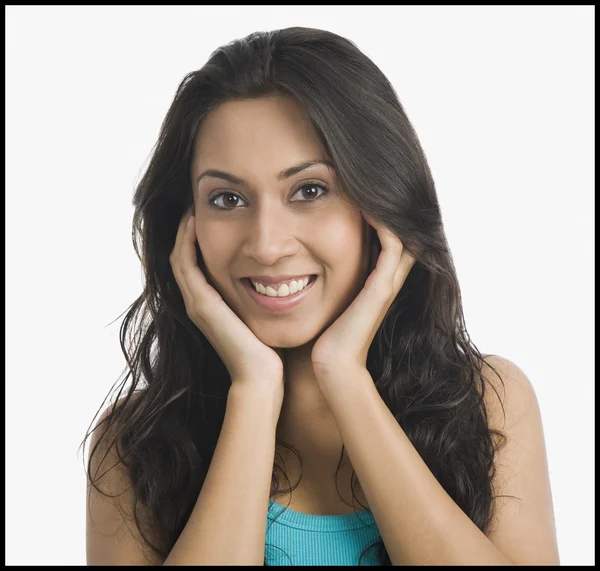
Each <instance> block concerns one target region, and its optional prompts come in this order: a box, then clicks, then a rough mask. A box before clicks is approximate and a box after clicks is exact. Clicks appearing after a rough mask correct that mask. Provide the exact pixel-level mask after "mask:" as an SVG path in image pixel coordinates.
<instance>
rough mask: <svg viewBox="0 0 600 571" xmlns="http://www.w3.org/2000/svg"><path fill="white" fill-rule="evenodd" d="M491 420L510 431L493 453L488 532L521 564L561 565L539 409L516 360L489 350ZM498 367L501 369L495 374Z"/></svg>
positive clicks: (486, 377) (486, 371) (486, 370)
mask: <svg viewBox="0 0 600 571" xmlns="http://www.w3.org/2000/svg"><path fill="white" fill-rule="evenodd" d="M484 361H485V364H484V367H483V370H482V375H483V377H484V382H485V391H484V404H485V406H486V410H487V413H488V422H489V426H490V428H492V429H495V430H499V431H500V432H502V434H503V435H504V436H505V437H506V443H505V445H504V446H503V447H501V448H500V449H499V450H498V451H497V453H496V456H495V458H494V467H495V470H496V473H495V476H494V479H493V481H492V485H493V491H494V497H495V500H494V503H493V519H492V525H491V527H490V530H489V532H488V533H487V537H488V538H489V539H490V541H492V543H494V545H496V547H497V548H498V549H499V550H500V551H502V552H503V553H504V554H505V555H506V556H507V557H508V558H509V559H510V560H511V561H513V562H514V563H515V564H517V565H527V564H530V565H547V564H549V565H560V561H559V554H558V545H557V538H556V528H555V520H554V509H553V501H552V491H551V488H550V477H549V472H548V461H547V455H546V443H545V438H544V431H543V426H542V417H541V411H540V408H539V404H538V399H537V396H536V394H535V390H534V388H533V385H532V382H531V381H530V379H529V378H528V377H527V375H526V374H525V372H524V371H523V370H522V369H521V368H520V367H519V366H518V365H516V364H515V363H514V362H512V361H510V360H509V359H506V358H503V357H500V356H497V355H485V356H484ZM496 373H497V374H496Z"/></svg>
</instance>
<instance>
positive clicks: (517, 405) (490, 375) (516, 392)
mask: <svg viewBox="0 0 600 571" xmlns="http://www.w3.org/2000/svg"><path fill="white" fill-rule="evenodd" d="M482 374H483V377H484V380H485V384H486V386H485V405H486V409H487V411H488V415H489V421H490V426H491V427H493V428H496V429H500V430H504V429H506V428H508V426H507V423H510V424H514V423H515V422H518V420H519V417H522V416H523V415H525V414H527V412H530V411H531V408H532V407H537V406H538V403H537V397H536V394H535V390H534V387H533V384H532V383H531V381H530V380H529V378H528V377H527V375H526V374H525V372H524V371H523V370H522V369H521V368H520V367H519V366H518V365H516V364H515V363H513V362H512V361H510V360H509V359H507V358H505V357H500V356H498V355H484V366H483V370H482ZM507 408H509V409H510V410H507Z"/></svg>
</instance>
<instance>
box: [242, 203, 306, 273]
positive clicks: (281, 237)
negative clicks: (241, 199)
mask: <svg viewBox="0 0 600 571" xmlns="http://www.w3.org/2000/svg"><path fill="white" fill-rule="evenodd" d="M246 231H247V235H246V238H245V240H244V244H243V246H242V249H241V250H242V251H241V253H242V255H243V256H245V257H247V258H254V260H255V261H256V264H257V267H261V266H263V267H267V266H273V265H276V264H277V261H278V260H279V258H285V257H289V256H293V255H295V254H296V253H297V252H298V250H299V242H298V239H297V238H296V236H297V234H298V220H297V219H294V220H292V218H291V217H290V216H289V215H288V213H285V212H284V209H283V208H277V206H276V205H271V206H270V207H265V208H262V209H261V211H260V212H257V214H256V216H254V217H253V219H252V221H250V222H248V226H247V230H246Z"/></svg>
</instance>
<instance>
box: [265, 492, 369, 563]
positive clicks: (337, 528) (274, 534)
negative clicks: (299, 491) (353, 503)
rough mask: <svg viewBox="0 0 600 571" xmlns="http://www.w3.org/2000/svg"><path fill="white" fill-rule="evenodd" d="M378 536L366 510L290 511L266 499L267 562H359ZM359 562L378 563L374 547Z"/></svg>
mask: <svg viewBox="0 0 600 571" xmlns="http://www.w3.org/2000/svg"><path fill="white" fill-rule="evenodd" d="M378 537H380V533H379V530H378V528H377V524H376V523H375V518H374V517H373V514H372V513H371V512H370V511H369V510H362V511H359V512H356V513H350V514H341V515H314V514H303V513H300V512H296V511H293V510H291V509H289V508H286V507H285V506H283V505H281V504H278V503H277V502H274V501H273V500H269V511H268V514H267V533H266V540H265V560H266V564H267V565H355V566H356V565H358V559H359V557H360V554H361V553H362V552H363V550H364V549H365V547H367V545H369V544H372V543H373V542H374V541H375V540H376V539H377V538H378ZM361 565H379V562H378V560H377V548H373V549H370V550H369V551H368V552H367V553H366V554H365V556H364V557H363V559H362V561H361Z"/></svg>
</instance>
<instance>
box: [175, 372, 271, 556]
mask: <svg viewBox="0 0 600 571" xmlns="http://www.w3.org/2000/svg"><path fill="white" fill-rule="evenodd" d="M280 410H281V398H280V397H277V396H275V395H274V391H273V390H270V389H269V390H259V387H258V383H256V384H255V386H254V387H253V386H251V385H250V386H248V387H245V386H243V385H242V384H241V383H240V384H239V386H238V385H237V384H236V383H233V384H232V387H231V388H230V390H229V395H228V398H227V408H226V412H225V419H224V422H223V428H222V429H221V434H220V436H219V440H218V443H217V447H216V449H215V453H214V456H213V459H212V462H211V465H210V469H209V471H208V474H207V476H206V480H205V481H204V485H203V486H202V491H201V492H200V495H199V496H198V501H197V502H196V505H195V507H194V510H193V511H192V514H191V516H190V519H189V520H188V523H187V525H186V526H185V528H184V530H183V531H182V533H181V535H180V536H179V539H178V540H177V542H176V543H175V546H174V547H173V550H172V551H171V553H170V554H169V556H168V557H167V559H166V561H165V562H164V565H263V564H264V556H265V529H266V525H267V509H268V500H269V494H270V488H271V475H272V471H273V461H274V458H275V431H276V427H277V420H278V418H279V412H280Z"/></svg>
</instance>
